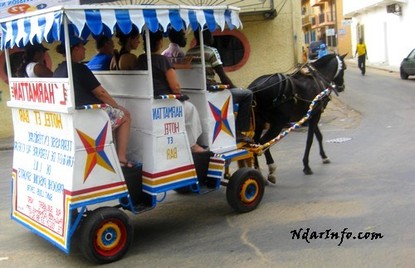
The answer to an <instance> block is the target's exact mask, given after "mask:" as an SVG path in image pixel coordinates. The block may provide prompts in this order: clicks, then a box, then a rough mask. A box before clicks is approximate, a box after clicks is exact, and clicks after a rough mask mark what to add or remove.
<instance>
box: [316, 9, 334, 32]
mask: <svg viewBox="0 0 415 268" xmlns="http://www.w3.org/2000/svg"><path fill="white" fill-rule="evenodd" d="M313 22H314V23H313ZM335 22H336V16H335V14H334V13H333V12H326V13H320V14H318V15H315V16H314V17H312V18H311V25H312V26H313V27H314V28H316V27H323V26H328V25H334V24H335Z"/></svg>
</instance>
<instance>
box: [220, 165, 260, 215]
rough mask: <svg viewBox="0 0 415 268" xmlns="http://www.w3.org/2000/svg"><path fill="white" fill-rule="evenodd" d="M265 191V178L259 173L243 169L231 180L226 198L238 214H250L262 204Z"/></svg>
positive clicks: (233, 175) (250, 169)
mask: <svg viewBox="0 0 415 268" xmlns="http://www.w3.org/2000/svg"><path fill="white" fill-rule="evenodd" d="M264 189H265V185H264V178H263V177H262V174H261V173H260V172H259V171H257V170H255V169H252V168H241V169H238V170H237V171H236V172H235V173H234V174H232V176H231V178H230V179H229V182H228V188H227V189H226V197H227V199H228V203H229V205H230V206H231V207H232V208H233V209H234V210H235V211H236V212H249V211H252V210H254V209H256V207H257V206H258V205H259V203H260V202H261V200H262V197H263V196H264Z"/></svg>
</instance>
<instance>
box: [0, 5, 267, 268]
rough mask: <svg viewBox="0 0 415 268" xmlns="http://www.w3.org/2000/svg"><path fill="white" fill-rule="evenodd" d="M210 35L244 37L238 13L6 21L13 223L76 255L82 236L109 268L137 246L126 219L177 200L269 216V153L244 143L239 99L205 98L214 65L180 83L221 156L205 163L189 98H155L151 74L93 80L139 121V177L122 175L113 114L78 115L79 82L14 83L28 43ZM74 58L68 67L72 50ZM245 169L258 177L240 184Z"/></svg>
mask: <svg viewBox="0 0 415 268" xmlns="http://www.w3.org/2000/svg"><path fill="white" fill-rule="evenodd" d="M205 25H206V26H207V27H208V28H209V30H210V31H213V30H215V29H216V28H220V29H223V28H224V27H225V26H227V27H229V28H235V27H239V26H240V21H239V17H238V9H237V8H233V7H229V6H226V7H225V6H217V7H187V6H122V7H121V6H87V5H85V6H65V7H55V8H50V9H44V10H40V11H35V12H30V13H26V14H22V15H18V16H14V17H9V18H6V19H3V20H0V26H1V33H2V36H1V42H0V46H1V49H2V50H5V54H6V64H7V70H8V82H9V87H10V96H11V99H10V101H8V106H9V107H10V108H11V109H12V116H13V126H14V139H15V141H14V155H13V172H12V192H13V196H12V204H13V205H12V212H11V217H12V219H13V220H15V221H17V222H19V223H21V224H22V225H24V226H25V227H27V228H28V229H30V230H31V231H33V232H34V233H36V234H38V235H40V236H41V237H43V238H45V239H46V240H48V241H50V242H51V243H53V244H54V245H55V246H57V247H58V248H59V249H61V250H63V251H64V252H66V253H69V251H70V244H71V240H72V238H73V237H74V235H75V234H79V237H80V243H79V246H80V247H81V249H82V252H83V254H84V255H85V257H86V258H88V259H89V260H91V261H94V262H98V263H107V262H112V261H116V260H118V259H120V258H122V257H123V255H124V254H125V253H126V252H127V250H128V248H129V247H130V245H131V243H132V237H133V235H132V233H133V228H132V226H131V224H130V221H129V218H128V216H127V215H126V213H124V212H123V210H128V211H131V212H132V213H134V214H139V213H142V212H144V211H147V210H150V209H153V208H154V207H156V205H157V203H158V202H161V201H162V200H163V199H164V196H165V195H166V193H167V192H169V191H171V190H174V191H177V192H183V191H191V192H194V193H203V192H206V191H212V190H217V189H219V188H220V187H221V186H227V190H226V197H227V201H228V203H229V204H230V206H231V207H232V208H233V209H234V210H235V211H237V212H248V211H251V210H253V209H255V208H256V207H257V206H258V205H259V203H260V202H261V200H262V197H263V194H264V179H263V177H262V175H261V173H260V172H259V171H258V170H257V169H255V168H254V167H253V162H254V157H255V156H256V155H257V154H258V152H259V151H260V149H258V147H256V148H254V147H249V146H248V147H243V146H241V145H238V144H237V143H236V140H235V124H234V121H235V120H234V110H233V106H232V96H231V94H230V93H229V92H228V91H227V90H222V91H210V90H208V89H207V88H206V77H205V66H204V62H203V61H202V64H201V65H200V66H194V67H193V68H192V69H189V70H178V71H177V73H178V77H179V79H180V83H181V86H182V92H183V93H184V94H186V95H187V96H188V97H189V100H188V101H191V102H192V103H193V104H194V105H195V106H196V107H197V108H198V110H199V114H200V117H201V118H200V119H201V122H202V128H203V134H202V137H201V142H202V143H203V144H205V145H207V146H208V147H209V149H210V152H208V153H200V154H192V153H191V151H190V146H189V142H188V139H187V136H186V130H185V123H184V115H183V104H182V102H181V101H180V100H179V99H180V97H178V96H176V95H163V96H154V94H153V83H152V71H151V68H149V70H147V71H98V72H95V73H94V74H95V76H96V77H97V79H98V80H99V81H100V83H101V84H102V85H103V86H104V87H105V88H106V89H107V90H108V91H109V92H110V93H111V95H112V96H113V97H114V98H116V99H117V102H118V103H119V104H121V105H123V106H125V107H126V108H127V109H128V110H129V111H130V113H131V115H132V116H131V117H132V123H131V135H130V140H129V150H128V157H129V159H134V160H135V161H136V162H137V163H136V164H135V166H134V167H133V168H122V167H121V166H120V163H119V161H118V157H117V154H116V151H115V144H114V139H113V134H112V132H111V126H110V125H109V118H108V115H107V114H106V113H105V112H104V111H103V110H102V109H101V108H102V107H101V106H100V105H87V106H82V107H77V106H76V105H75V101H74V99H75V97H74V90H73V77H72V73H71V72H70V71H69V72H68V73H69V75H68V77H67V78H21V77H14V76H13V74H12V72H11V63H10V59H9V56H10V55H9V53H8V50H9V49H11V48H14V47H24V46H25V45H27V44H29V43H41V42H45V41H46V42H49V43H53V42H59V41H62V40H63V39H65V40H69V38H70V35H73V34H77V35H80V36H82V37H84V38H87V37H89V36H90V35H97V34H100V33H102V32H103V31H109V32H110V33H113V31H114V28H115V26H117V27H119V28H120V29H121V30H122V31H125V32H128V31H129V30H131V27H137V28H138V29H140V31H144V32H147V33H148V32H149V31H152V32H155V31H157V30H158V29H159V28H160V27H161V28H162V29H167V28H168V27H173V28H175V29H176V30H180V29H182V28H185V27H191V28H192V29H194V30H196V29H201V28H203V27H204V26H205ZM70 29H72V30H73V31H70ZM146 36H147V38H148V36H149V35H148V34H147V35H146ZM201 42H202V44H203V37H202V35H201ZM65 46H66V51H67V52H66V58H68V59H69V58H71V57H70V47H69V42H67V43H65ZM202 47H203V45H202ZM149 49H150V48H147V53H146V54H147V55H148V57H147V61H148V63H149V66H150V65H151V57H150V55H151V52H150V50H149ZM202 57H203V50H202ZM68 62H70V61H68ZM68 70H71V66H70V64H68ZM218 113H219V116H218ZM225 123H226V124H225ZM235 161H244V162H245V163H247V165H246V167H244V168H239V169H237V171H236V172H234V173H232V172H231V169H230V165H231V164H232V163H233V162H235Z"/></svg>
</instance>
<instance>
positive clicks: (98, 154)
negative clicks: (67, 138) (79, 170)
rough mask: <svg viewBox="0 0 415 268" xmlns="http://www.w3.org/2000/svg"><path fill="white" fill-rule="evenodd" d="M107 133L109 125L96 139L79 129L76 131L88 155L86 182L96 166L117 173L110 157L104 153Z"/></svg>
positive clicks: (85, 173) (106, 125)
mask: <svg viewBox="0 0 415 268" xmlns="http://www.w3.org/2000/svg"><path fill="white" fill-rule="evenodd" d="M107 131H108V123H106V124H105V126H104V128H103V129H102V130H101V132H100V133H99V135H98V137H97V138H96V139H94V138H92V137H90V136H88V135H87V134H85V133H84V132H82V131H80V130H79V129H77V130H76V132H77V133H78V135H79V138H80V139H81V141H82V143H83V144H84V147H85V150H86V153H87V154H88V156H87V159H86V165H85V172H84V182H85V181H86V180H87V178H88V176H89V174H91V172H92V170H93V169H94V167H95V166H96V165H98V166H101V167H103V168H105V169H107V170H109V171H112V172H115V170H114V168H113V166H112V165H111V161H110V160H109V159H108V156H107V154H106V153H105V151H104V149H105V139H106V137H107Z"/></svg>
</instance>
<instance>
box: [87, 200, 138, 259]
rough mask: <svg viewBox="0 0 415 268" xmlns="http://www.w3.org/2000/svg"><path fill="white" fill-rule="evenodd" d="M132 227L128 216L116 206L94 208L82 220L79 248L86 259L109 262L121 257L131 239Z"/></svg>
mask: <svg viewBox="0 0 415 268" xmlns="http://www.w3.org/2000/svg"><path fill="white" fill-rule="evenodd" d="M133 233H134V230H133V227H132V226H131V224H130V221H129V218H128V216H127V215H126V214H125V213H124V212H122V211H121V210H119V209H117V208H112V207H103V208H98V209H96V210H94V211H93V212H92V213H91V214H90V215H88V216H87V217H86V219H85V220H84V222H83V224H82V227H81V233H80V245H79V247H80V250H81V252H82V254H83V255H84V256H85V258H87V259H88V260H90V261H92V262H95V263H100V264H103V263H110V262H113V261H117V260H119V259H121V258H122V257H123V256H124V254H125V253H127V251H128V248H129V247H130V245H131V243H132V241H133Z"/></svg>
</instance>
